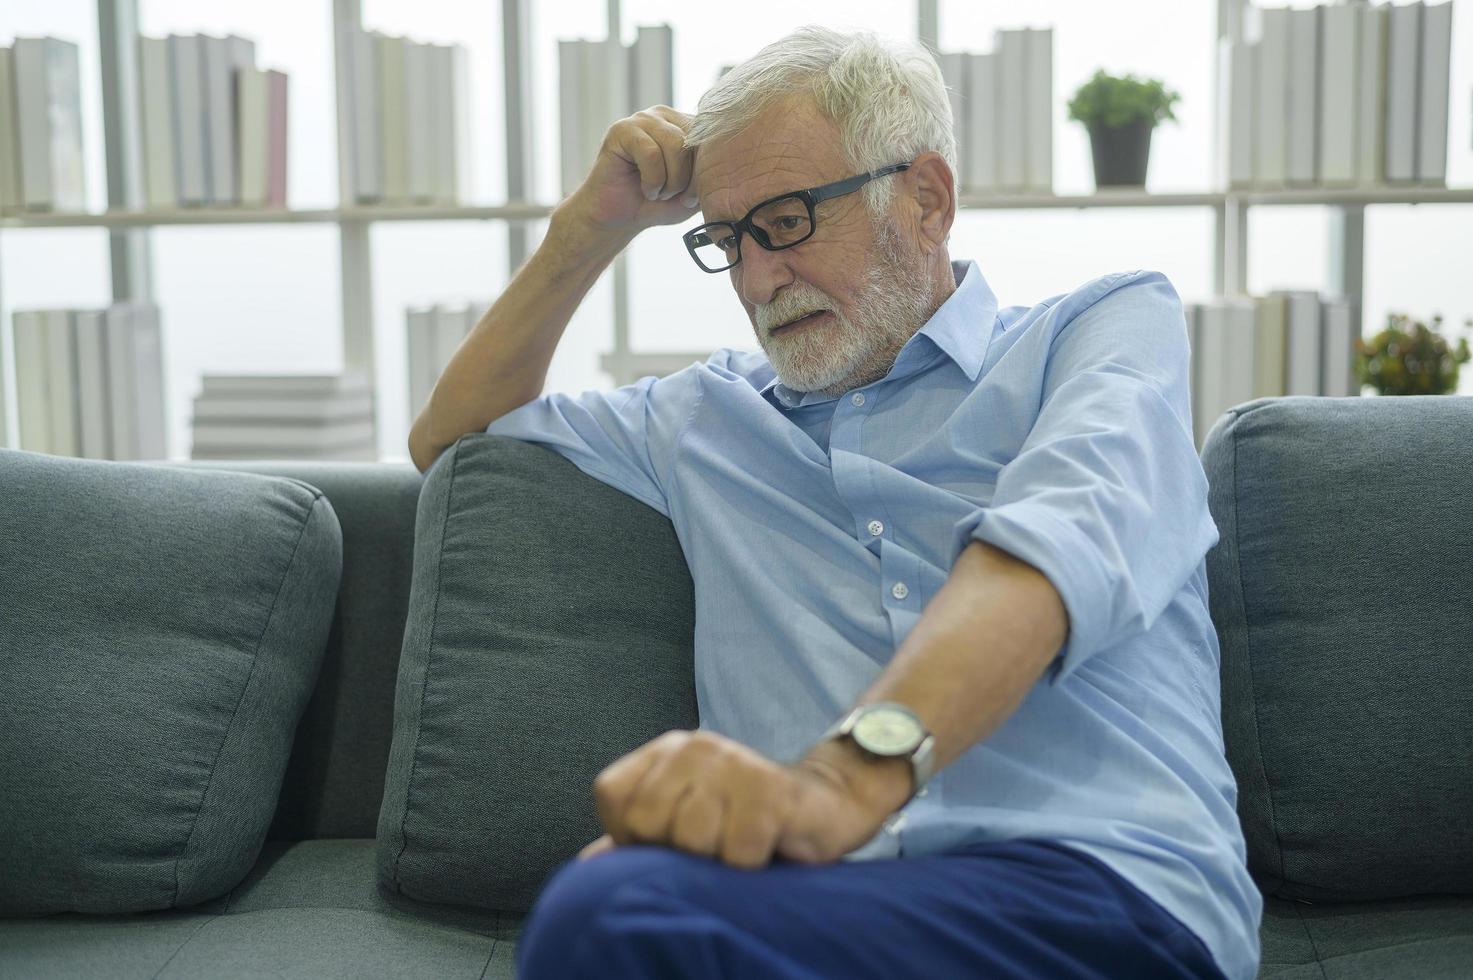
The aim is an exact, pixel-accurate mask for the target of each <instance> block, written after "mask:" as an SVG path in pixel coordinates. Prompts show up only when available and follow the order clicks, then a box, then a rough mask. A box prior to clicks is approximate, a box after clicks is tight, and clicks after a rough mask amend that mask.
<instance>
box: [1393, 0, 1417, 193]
mask: <svg viewBox="0 0 1473 980" xmlns="http://www.w3.org/2000/svg"><path fill="white" fill-rule="evenodd" d="M1390 18H1391V20H1390V23H1389V24H1388V31H1387V41H1386V181H1387V182H1388V183H1398V182H1400V183H1406V182H1409V181H1413V180H1416V179H1417V149H1418V145H1417V133H1418V130H1419V126H1418V124H1417V111H1418V98H1417V96H1418V89H1419V87H1420V81H1421V77H1420V73H1419V71H1418V62H1419V61H1420V59H1421V56H1422V4H1421V2H1420V0H1418V2H1416V3H1409V4H1404V5H1398V6H1393V7H1391V13H1390Z"/></svg>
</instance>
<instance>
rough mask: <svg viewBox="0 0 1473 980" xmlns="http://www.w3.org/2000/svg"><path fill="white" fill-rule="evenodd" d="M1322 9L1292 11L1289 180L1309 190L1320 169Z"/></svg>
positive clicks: (1307, 8)
mask: <svg viewBox="0 0 1473 980" xmlns="http://www.w3.org/2000/svg"><path fill="white" fill-rule="evenodd" d="M1319 15H1320V8H1318V7H1306V8H1304V9H1301V10H1291V11H1289V68H1288V80H1289V105H1288V110H1287V111H1288V119H1287V127H1288V141H1289V158H1288V162H1287V164H1286V166H1287V167H1288V170H1287V172H1286V177H1285V179H1286V180H1287V181H1288V182H1289V183H1290V184H1292V185H1295V186H1299V187H1305V186H1309V185H1311V184H1313V183H1314V178H1315V171H1316V170H1317V169H1318V163H1317V161H1316V159H1315V157H1316V156H1317V149H1318V148H1317V146H1316V142H1317V140H1318V137H1319V93H1318V86H1319V78H1320V69H1319V35H1320V26H1319V24H1320V21H1319Z"/></svg>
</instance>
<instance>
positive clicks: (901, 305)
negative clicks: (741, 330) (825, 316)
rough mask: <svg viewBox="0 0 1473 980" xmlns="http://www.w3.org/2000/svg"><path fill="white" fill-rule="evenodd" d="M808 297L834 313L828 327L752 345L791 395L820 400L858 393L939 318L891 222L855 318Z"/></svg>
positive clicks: (919, 263)
mask: <svg viewBox="0 0 1473 980" xmlns="http://www.w3.org/2000/svg"><path fill="white" fill-rule="evenodd" d="M813 292H814V294H815V295H816V296H818V297H822V303H823V305H826V306H827V307H828V308H829V309H830V310H831V311H832V312H833V321H832V322H831V323H829V324H828V325H826V326H825V327H823V328H821V329H818V330H805V331H799V332H798V333H796V334H794V335H793V336H791V337H779V338H777V339H776V341H775V342H773V341H772V340H771V338H769V339H768V340H767V341H764V340H763V339H762V337H761V336H760V335H759V336H758V338H757V341H758V343H759V344H761V346H762V349H763V350H764V351H765V352H766V353H767V359H768V361H770V362H771V363H772V367H773V370H774V371H776V372H777V377H778V380H779V381H781V382H782V383H783V384H784V385H785V386H787V387H788V388H789V389H791V390H793V391H811V392H817V393H818V394H820V395H822V396H824V397H825V398H832V397H834V396H836V395H842V394H844V393H845V392H846V391H852V390H853V389H855V388H863V387H864V386H865V385H867V384H871V383H872V382H875V381H878V380H880V379H881V378H883V377H884V376H885V375H887V374H889V373H890V369H891V368H892V367H894V366H895V358H896V357H898V356H899V355H900V350H901V348H903V347H904V346H905V344H906V342H907V341H908V340H910V338H911V337H913V336H914V335H915V333H916V331H918V330H920V328H921V327H923V326H924V325H925V324H926V321H927V320H929V319H930V318H931V315H932V314H933V313H935V312H936V304H935V303H934V302H933V299H932V288H931V283H930V281H929V280H928V279H927V278H926V275H925V269H924V262H923V260H922V257H921V255H920V254H919V253H917V254H915V255H908V254H907V253H906V249H905V245H904V242H903V241H902V240H901V238H900V234H899V232H898V231H897V230H896V228H895V224H894V222H893V221H889V222H886V223H885V224H884V225H883V226H881V227H880V228H879V229H878V230H877V232H876V234H875V260H874V262H873V263H872V264H871V266H870V268H869V271H868V272H867V273H866V276H865V283H864V286H863V287H862V288H861V290H860V293H859V296H858V298H857V300H856V302H855V308H854V311H853V316H852V317H851V316H849V315H847V314H845V313H844V312H843V311H841V310H840V309H838V304H837V303H834V302H833V300H832V299H830V298H829V297H827V296H825V295H823V294H822V293H820V292H818V291H817V290H814V291H813Z"/></svg>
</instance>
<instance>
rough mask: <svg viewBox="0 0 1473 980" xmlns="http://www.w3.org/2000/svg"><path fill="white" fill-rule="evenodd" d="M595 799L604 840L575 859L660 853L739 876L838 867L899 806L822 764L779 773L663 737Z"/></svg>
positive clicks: (722, 743)
mask: <svg viewBox="0 0 1473 980" xmlns="http://www.w3.org/2000/svg"><path fill="white" fill-rule="evenodd" d="M834 751H837V752H842V751H844V750H843V749H840V748H837V747H835V749H834ZM831 757H832V758H837V757H836V756H831ZM593 796H594V803H595V805H596V806H597V808H598V815H599V820H600V821H601V822H602V823H603V826H604V829H605V830H606V831H607V833H606V834H605V835H604V836H603V837H600V838H599V839H598V840H596V841H594V842H593V843H591V844H589V845H588V846H587V847H585V848H584V849H583V850H582V851H581V852H580V853H579V855H578V856H579V858H587V857H591V856H593V855H595V854H598V853H601V852H603V851H606V850H608V849H610V848H612V847H616V846H618V845H621V844H635V843H637V844H664V845H667V846H669V847H674V848H677V849H679V850H682V851H688V852H690V853H692V854H702V855H705V856H707V857H712V858H716V859H717V860H720V861H722V862H724V863H726V864H730V865H734V866H737V867H743V868H760V867H763V866H765V865H767V864H768V863H769V862H770V861H771V860H772V859H774V858H776V857H781V858H784V859H786V860H790V861H801V862H806V863H820V862H828V861H834V860H837V859H838V858H840V857H842V856H843V855H844V854H846V853H848V852H849V851H851V850H853V849H854V848H856V847H858V846H859V845H860V844H863V843H865V842H866V841H868V840H869V839H870V838H871V837H873V836H874V835H875V834H876V833H877V832H878V831H879V829H880V826H881V824H882V823H883V822H884V820H885V818H886V817H887V816H888V815H889V813H890V812H891V810H893V809H894V807H895V805H897V803H898V802H903V797H902V798H901V799H900V800H899V801H896V800H894V799H889V800H887V799H885V798H883V797H881V796H879V795H877V794H876V793H874V792H872V791H871V790H870V788H868V787H866V786H863V785H861V784H860V783H858V782H857V781H855V780H853V779H852V778H851V777H850V775H849V774H848V770H846V769H845V768H844V767H842V766H839V765H834V764H831V763H830V762H827V761H824V759H823V758H822V756H821V755H820V754H814V753H810V754H809V755H808V756H807V757H805V758H804V759H802V760H800V761H799V762H796V763H793V764H791V765H783V764H780V763H777V762H773V761H772V760H771V759H768V758H767V757H765V756H763V755H762V754H761V753H759V752H756V751H754V750H753V749H750V748H748V747H747V746H745V745H742V744H741V743H739V742H736V741H733V740H732V739H729V738H726V737H724V736H722V735H718V734H716V733H714V732H709V731H699V730H698V731H683V730H676V731H669V732H666V733H665V734H663V735H660V736H659V737H657V738H654V739H652V740H651V741H649V742H647V743H645V744H644V745H642V746H640V747H639V748H638V749H635V750H634V751H633V752H630V753H629V754H627V755H625V756H623V757H622V758H620V759H618V760H616V761H614V762H613V763H612V764H610V765H609V766H608V767H607V768H605V769H604V770H603V771H602V772H600V773H599V774H598V776H597V777H596V778H595V779H594V781H593Z"/></svg>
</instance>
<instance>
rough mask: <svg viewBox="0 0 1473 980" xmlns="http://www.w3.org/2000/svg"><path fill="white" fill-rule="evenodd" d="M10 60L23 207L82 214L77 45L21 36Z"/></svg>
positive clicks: (83, 186)
mask: <svg viewBox="0 0 1473 980" xmlns="http://www.w3.org/2000/svg"><path fill="white" fill-rule="evenodd" d="M11 62H12V68H13V70H14V73H15V79H14V86H15V107H16V121H17V127H16V139H17V142H18V145H19V160H20V178H21V179H20V185H21V200H22V203H23V204H24V206H25V207H26V208H28V209H31V210H38V211H81V210H83V209H84V208H85V207H86V198H87V193H86V191H87V186H86V184H87V182H86V174H85V173H84V171H83V168H82V91H81V80H80V70H81V69H80V57H79V54H78V49H77V46H76V45H75V44H72V43H71V42H70V41H63V40H60V39H58V38H54V37H43V38H23V37H18V38H16V39H15V46H14V48H12V54H11Z"/></svg>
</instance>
